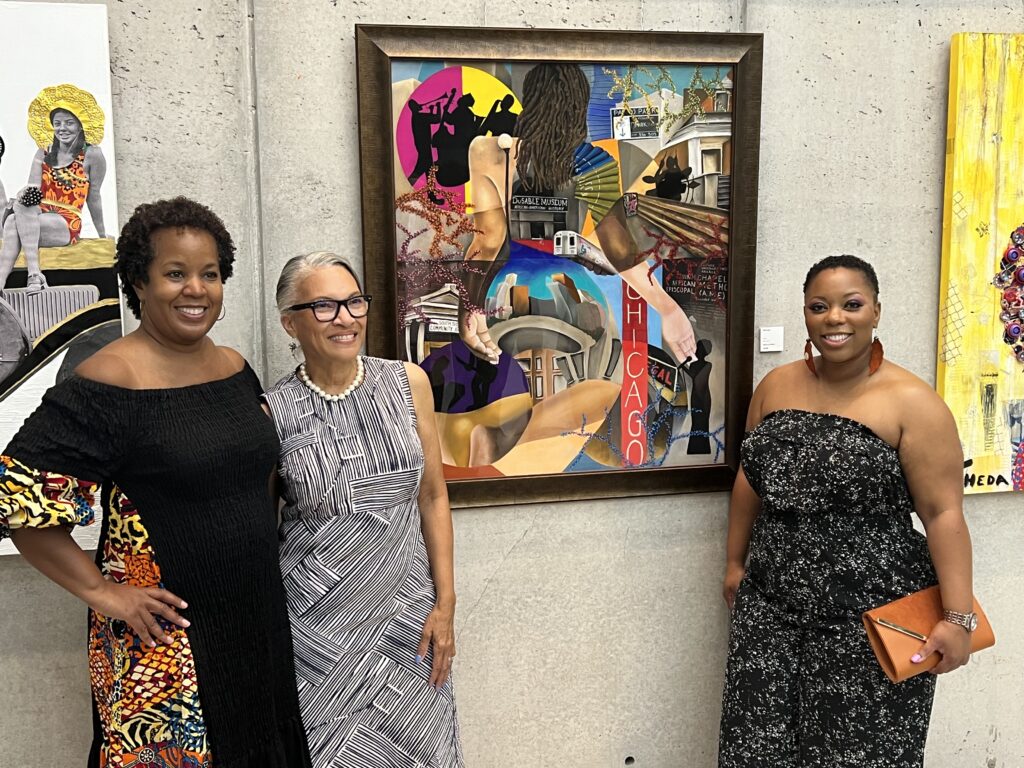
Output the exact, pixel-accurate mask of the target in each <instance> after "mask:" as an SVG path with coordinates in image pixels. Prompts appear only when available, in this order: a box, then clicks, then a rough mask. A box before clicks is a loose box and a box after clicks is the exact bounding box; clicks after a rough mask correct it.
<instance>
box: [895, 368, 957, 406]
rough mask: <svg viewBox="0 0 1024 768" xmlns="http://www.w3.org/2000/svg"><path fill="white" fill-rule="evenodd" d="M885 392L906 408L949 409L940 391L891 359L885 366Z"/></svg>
mask: <svg viewBox="0 0 1024 768" xmlns="http://www.w3.org/2000/svg"><path fill="white" fill-rule="evenodd" d="M885 376H886V378H885V382H884V385H883V386H884V388H885V394H886V396H887V397H891V398H893V400H894V401H895V402H896V403H897V404H898V405H899V406H900V407H901V408H904V409H911V410H913V409H917V408H930V409H934V408H938V409H940V410H945V411H948V410H949V409H948V408H947V407H946V403H945V402H944V401H943V399H942V398H941V397H939V393H938V392H936V391H935V389H934V388H933V387H932V386H931V385H930V384H929V383H928V382H926V381H925V380H924V379H922V378H921V377H920V376H918V375H917V374H915V373H911V372H910V371H908V370H907V369H906V368H904V367H903V366H901V365H897V364H896V363H893V362H891V361H889V360H887V361H886V367H885Z"/></svg>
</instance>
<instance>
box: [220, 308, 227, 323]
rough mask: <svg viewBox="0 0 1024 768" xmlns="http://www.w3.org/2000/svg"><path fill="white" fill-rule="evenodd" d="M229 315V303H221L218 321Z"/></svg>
mask: <svg viewBox="0 0 1024 768" xmlns="http://www.w3.org/2000/svg"><path fill="white" fill-rule="evenodd" d="M227 315H228V308H227V305H226V304H221V305H220V317H218V318H217V322H218V323H219V322H220V321H221V320H223V319H224V318H225V317H227Z"/></svg>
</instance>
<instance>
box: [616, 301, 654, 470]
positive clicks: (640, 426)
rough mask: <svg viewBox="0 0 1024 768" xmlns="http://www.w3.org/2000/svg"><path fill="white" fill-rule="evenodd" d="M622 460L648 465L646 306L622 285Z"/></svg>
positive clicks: (628, 464)
mask: <svg viewBox="0 0 1024 768" xmlns="http://www.w3.org/2000/svg"><path fill="white" fill-rule="evenodd" d="M622 359H623V362H624V365H623V368H622V396H621V399H620V401H619V402H620V409H619V410H620V413H621V416H622V425H621V427H622V430H621V434H622V439H621V443H622V444H621V448H622V457H623V464H624V466H627V467H636V466H639V465H641V464H644V463H645V462H646V461H647V426H646V418H645V414H646V412H647V302H646V301H644V300H643V299H642V298H641V297H640V294H639V293H637V292H636V291H634V290H633V289H632V288H631V287H630V286H629V285H627V284H626V283H625V282H623V283H622Z"/></svg>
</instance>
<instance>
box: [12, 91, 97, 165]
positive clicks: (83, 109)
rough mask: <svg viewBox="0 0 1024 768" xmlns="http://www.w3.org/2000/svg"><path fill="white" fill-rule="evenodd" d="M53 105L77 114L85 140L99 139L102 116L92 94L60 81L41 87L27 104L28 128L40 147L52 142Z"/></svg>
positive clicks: (47, 145) (92, 142)
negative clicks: (51, 116)
mask: <svg viewBox="0 0 1024 768" xmlns="http://www.w3.org/2000/svg"><path fill="white" fill-rule="evenodd" d="M55 109H64V110H67V111H68V112H70V113H71V114H73V115H74V116H75V117H77V118H78V121H79V122H80V123H81V124H82V131H83V132H84V133H85V141H86V142H87V143H89V144H99V143H100V142H101V141H103V124H104V120H105V116H104V114H103V110H102V109H100V105H99V104H97V103H96V99H95V97H94V96H93V95H92V94H91V93H89V92H88V91H83V90H82V89H81V88H79V87H78V86H75V85H71V83H63V84H61V85H51V86H48V87H46V88H43V90H41V91H40V92H39V95H38V96H36V97H35V98H34V99H32V103H31V104H29V105H28V132H29V135H30V136H31V137H32V139H33V141H35V143H36V146H38V147H39V148H40V149H46V148H47V147H49V146H50V145H51V144H52V143H53V123H51V122H50V115H51V114H53V110H55Z"/></svg>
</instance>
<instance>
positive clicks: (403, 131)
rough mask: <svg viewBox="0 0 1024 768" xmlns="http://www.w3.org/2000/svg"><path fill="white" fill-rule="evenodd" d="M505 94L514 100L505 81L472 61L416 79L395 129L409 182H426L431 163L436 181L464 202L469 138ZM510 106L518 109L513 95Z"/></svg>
mask: <svg viewBox="0 0 1024 768" xmlns="http://www.w3.org/2000/svg"><path fill="white" fill-rule="evenodd" d="M507 95H512V99H510V100H509V101H510V102H513V101H515V97H514V95H513V94H512V91H511V90H509V88H508V86H506V85H505V84H504V83H502V82H501V81H500V80H498V79H497V78H495V77H494V76H493V75H491V74H489V73H487V72H484V71H483V70H479V69H476V68H473V67H460V66H456V67H447V68H446V69H442V70H441V71H440V72H436V73H435V74H433V75H431V76H430V77H428V78H427V79H426V80H424V81H423V82H422V83H420V85H418V86H417V87H416V89H415V90H414V91H413V92H412V94H411V95H410V96H409V99H408V100H407V101H406V103H405V104H404V105H403V106H402V111H401V112H400V113H399V115H398V125H397V126H396V129H395V145H396V147H397V149H398V160H399V162H400V163H401V166H402V173H403V175H405V176H406V177H407V178H408V179H409V182H410V183H411V184H412V186H413V188H414V189H422V188H423V187H425V186H426V183H427V173H428V171H429V170H430V166H431V165H434V166H435V167H436V174H437V183H438V187H439V188H441V189H444V190H447V191H449V192H454V193H455V200H456V202H458V203H463V202H465V185H466V182H468V181H469V144H470V142H471V141H472V140H473V139H474V138H475V137H476V136H478V135H481V134H482V132H486V131H487V130H488V128H487V121H488V116H489V115H490V114H492V113H493V112H494V111H495V109H496V105H497V103H498V102H499V101H501V100H502V99H503V98H505V97H506V96H507ZM514 107H515V109H516V110H517V111H518V109H519V108H520V107H519V104H518V101H515V103H514ZM499 117H500V116H499ZM506 117H507V118H511V115H506ZM513 119H514V118H513Z"/></svg>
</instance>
